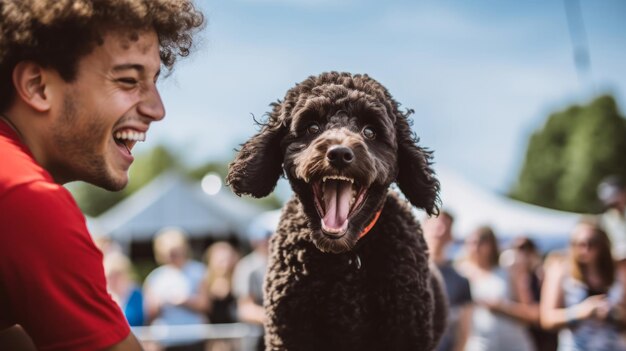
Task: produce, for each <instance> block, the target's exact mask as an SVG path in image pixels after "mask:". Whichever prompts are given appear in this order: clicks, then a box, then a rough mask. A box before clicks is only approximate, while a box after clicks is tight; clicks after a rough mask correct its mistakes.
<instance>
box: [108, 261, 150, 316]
mask: <svg viewBox="0 0 626 351" xmlns="http://www.w3.org/2000/svg"><path fill="white" fill-rule="evenodd" d="M104 275H105V277H106V280H107V290H108V291H109V293H110V294H111V296H112V297H113V300H114V301H115V302H117V304H118V305H119V306H120V307H121V308H122V311H123V312H124V316H126V320H128V324H130V325H131V326H133V327H135V326H142V325H143V324H144V312H143V294H142V292H141V288H140V287H139V286H138V285H137V283H135V281H134V279H133V272H132V264H131V262H130V260H129V259H128V257H126V255H124V254H123V253H121V252H117V251H114V252H111V253H108V254H106V255H105V256H104Z"/></svg>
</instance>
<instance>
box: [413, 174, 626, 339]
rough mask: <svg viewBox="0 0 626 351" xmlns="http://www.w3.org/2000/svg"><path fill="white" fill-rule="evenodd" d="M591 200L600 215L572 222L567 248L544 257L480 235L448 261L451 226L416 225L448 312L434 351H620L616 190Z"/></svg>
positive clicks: (622, 191) (625, 304)
mask: <svg viewBox="0 0 626 351" xmlns="http://www.w3.org/2000/svg"><path fill="white" fill-rule="evenodd" d="M598 196H599V198H600V200H601V201H602V202H603V204H604V205H605V206H606V209H605V211H604V213H602V214H600V215H598V216H583V217H581V219H580V221H579V223H578V224H577V225H576V226H575V227H574V228H573V229H572V230H571V232H570V233H569V244H568V246H567V247H566V248H564V249H560V250H556V251H552V252H546V253H544V252H540V251H539V249H538V247H537V245H536V243H535V242H534V241H533V240H532V239H531V237H530V236H519V237H516V238H514V239H513V240H510V241H509V242H508V243H507V244H506V245H505V246H503V248H504V249H503V250H501V246H502V243H501V242H499V241H498V239H497V235H496V234H497V233H494V231H493V230H492V228H490V227H489V226H481V227H479V228H476V229H475V230H474V231H473V232H472V233H470V234H469V235H468V236H467V237H466V238H465V240H464V241H463V243H462V247H461V249H460V250H458V251H459V252H457V254H455V255H450V254H449V250H448V249H449V248H450V247H451V244H452V243H453V240H454V239H453V223H454V216H453V215H452V214H451V213H449V212H446V211H443V212H442V213H441V214H440V215H439V216H438V217H431V218H427V219H425V220H424V221H423V230H424V237H425V239H426V242H427V244H428V247H429V250H430V258H431V260H432V261H433V263H435V264H436V265H437V267H438V268H439V270H440V271H441V276H442V280H443V281H444V284H445V286H446V290H447V294H448V299H449V306H450V309H449V318H448V329H447V330H446V333H445V334H444V336H443V338H442V341H441V343H440V345H439V348H438V350H468V351H508V350H510V351H534V350H536V351H550V350H562V351H579V350H580V351H583V350H593V351H609V350H614V351H619V350H626V328H625V327H626V315H624V311H626V294H625V293H624V292H626V289H625V287H626V188H625V187H624V183H623V182H622V181H620V180H619V179H617V178H608V179H606V180H604V181H603V182H602V183H601V184H600V186H599V188H598Z"/></svg>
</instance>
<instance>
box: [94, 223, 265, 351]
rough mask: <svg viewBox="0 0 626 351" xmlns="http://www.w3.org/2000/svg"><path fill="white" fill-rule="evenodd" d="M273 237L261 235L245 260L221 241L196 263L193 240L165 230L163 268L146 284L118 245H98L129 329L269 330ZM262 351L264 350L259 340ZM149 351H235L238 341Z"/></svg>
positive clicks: (147, 345)
mask: <svg viewBox="0 0 626 351" xmlns="http://www.w3.org/2000/svg"><path fill="white" fill-rule="evenodd" d="M270 235H271V232H270V231H255V233H254V234H252V235H251V237H250V244H251V246H252V250H251V252H250V253H248V254H247V255H245V256H243V257H241V252H240V250H239V249H238V248H237V247H235V246H234V245H233V244H231V243H230V242H228V241H217V242H214V243H213V244H211V245H210V246H208V247H207V248H206V250H205V251H204V255H203V257H202V260H201V261H199V260H195V259H194V258H192V254H191V247H190V244H189V238H188V236H187V234H186V233H185V232H184V231H183V230H182V229H180V228H164V229H163V230H161V231H160V232H159V233H157V234H156V235H155V237H154V241H153V252H154V256H155V257H154V258H155V261H156V263H157V265H158V266H157V267H156V268H155V269H154V270H152V271H151V272H150V273H149V274H148V275H147V277H146V278H145V279H144V281H143V284H140V282H139V279H138V278H137V276H136V274H135V272H134V267H133V265H132V263H131V260H130V259H129V258H128V257H127V256H126V255H125V254H123V253H122V249H121V247H120V246H119V245H116V243H115V242H113V241H110V240H108V239H106V238H101V239H100V240H96V242H97V244H98V246H99V247H100V249H101V251H102V253H103V258H104V270H105V276H106V279H107V288H108V290H109V292H110V294H111V296H112V297H113V299H114V300H115V301H116V302H117V303H118V304H119V306H120V307H121V309H122V311H123V312H124V314H125V316H126V319H127V320H128V322H129V324H130V325H131V326H133V327H138V326H176V325H199V324H207V323H217V324H222V323H236V322H245V323H250V324H254V325H258V326H259V327H261V326H262V325H263V319H264V310H263V279H264V274H265V267H266V261H267V247H268V239H269V236H270ZM255 344H256V345H257V349H260V348H261V347H262V345H263V340H262V338H261V339H260V340H256V341H255ZM143 346H144V349H146V350H152V351H155V350H159V351H160V350H164V351H177V350H180V351H196V350H197V351H205V350H207V351H208V350H210V351H233V350H240V349H241V345H240V344H239V343H238V342H237V341H236V340H234V341H232V340H210V341H207V340H206V338H204V337H202V336H198V337H197V338H196V339H189V338H186V339H184V340H179V339H177V338H167V337H166V338H162V339H161V340H160V341H159V342H144V345H143Z"/></svg>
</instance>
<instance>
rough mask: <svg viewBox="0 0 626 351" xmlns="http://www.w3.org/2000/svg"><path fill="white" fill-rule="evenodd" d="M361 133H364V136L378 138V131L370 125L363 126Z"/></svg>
mask: <svg viewBox="0 0 626 351" xmlns="http://www.w3.org/2000/svg"><path fill="white" fill-rule="evenodd" d="M361 133H362V134H363V136H364V137H365V138H366V139H369V140H374V139H375V138H376V132H375V131H374V128H372V127H370V126H367V127H365V128H363V130H362V131H361Z"/></svg>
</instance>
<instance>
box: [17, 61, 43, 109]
mask: <svg viewBox="0 0 626 351" xmlns="http://www.w3.org/2000/svg"><path fill="white" fill-rule="evenodd" d="M52 75H53V73H52V71H51V70H49V69H45V68H43V67H42V66H40V65H38V64H37V63H34V62H32V61H22V62H19V63H18V64H17V65H15V68H14V69H13V76H12V78H13V86H14V87H15V93H16V97H17V98H18V99H21V100H22V101H23V102H24V103H25V104H27V105H29V106H30V107H32V108H33V109H35V110H36V111H38V112H45V111H48V110H50V108H51V99H50V98H51V96H50V91H49V90H50V89H49V86H48V84H49V83H50V80H51V79H52Z"/></svg>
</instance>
